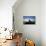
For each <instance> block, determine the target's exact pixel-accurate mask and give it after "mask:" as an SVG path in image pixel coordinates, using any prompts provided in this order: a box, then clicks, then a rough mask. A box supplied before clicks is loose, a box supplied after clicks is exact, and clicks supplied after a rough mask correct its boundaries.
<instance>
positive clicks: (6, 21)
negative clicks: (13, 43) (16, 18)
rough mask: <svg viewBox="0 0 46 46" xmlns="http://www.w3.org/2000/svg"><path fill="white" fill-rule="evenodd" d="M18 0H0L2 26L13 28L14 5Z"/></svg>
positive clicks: (0, 23)
mask: <svg viewBox="0 0 46 46" xmlns="http://www.w3.org/2000/svg"><path fill="white" fill-rule="evenodd" d="M15 2H16V0H0V27H7V28H9V29H12V6H13V4H14V3H15Z"/></svg>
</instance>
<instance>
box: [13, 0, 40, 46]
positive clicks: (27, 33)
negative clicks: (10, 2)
mask: <svg viewBox="0 0 46 46" xmlns="http://www.w3.org/2000/svg"><path fill="white" fill-rule="evenodd" d="M20 1H21V0H20ZM15 4H16V5H17V6H16V5H14V6H13V14H14V20H15V22H14V24H15V30H18V32H22V33H23V37H24V38H28V39H32V40H34V41H35V43H36V46H41V23H40V22H41V0H23V1H22V2H21V3H15ZM23 16H36V24H35V25H24V24H23Z"/></svg>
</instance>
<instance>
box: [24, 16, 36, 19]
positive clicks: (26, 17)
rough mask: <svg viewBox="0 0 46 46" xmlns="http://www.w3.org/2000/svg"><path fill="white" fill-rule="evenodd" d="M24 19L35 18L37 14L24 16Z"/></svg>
mask: <svg viewBox="0 0 46 46" xmlns="http://www.w3.org/2000/svg"><path fill="white" fill-rule="evenodd" d="M23 18H24V19H35V16H23Z"/></svg>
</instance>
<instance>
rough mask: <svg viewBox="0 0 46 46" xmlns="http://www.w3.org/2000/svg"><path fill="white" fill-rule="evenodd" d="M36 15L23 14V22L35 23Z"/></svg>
mask: <svg viewBox="0 0 46 46" xmlns="http://www.w3.org/2000/svg"><path fill="white" fill-rule="evenodd" d="M35 23H36V17H35V16H23V24H35Z"/></svg>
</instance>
